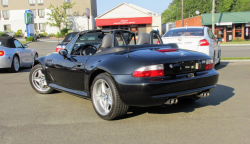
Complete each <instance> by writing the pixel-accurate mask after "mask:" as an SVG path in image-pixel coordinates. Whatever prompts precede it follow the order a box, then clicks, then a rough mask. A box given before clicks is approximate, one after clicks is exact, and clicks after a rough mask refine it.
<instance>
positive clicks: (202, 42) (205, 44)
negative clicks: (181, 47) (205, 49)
mask: <svg viewBox="0 0 250 144" xmlns="http://www.w3.org/2000/svg"><path fill="white" fill-rule="evenodd" d="M199 46H209V43H208V41H207V40H206V39H202V40H200V41H199Z"/></svg>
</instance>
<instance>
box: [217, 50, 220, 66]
mask: <svg viewBox="0 0 250 144" xmlns="http://www.w3.org/2000/svg"><path fill="white" fill-rule="evenodd" d="M218 52H219V54H218V58H219V62H218V63H217V65H220V58H221V50H220V51H218Z"/></svg>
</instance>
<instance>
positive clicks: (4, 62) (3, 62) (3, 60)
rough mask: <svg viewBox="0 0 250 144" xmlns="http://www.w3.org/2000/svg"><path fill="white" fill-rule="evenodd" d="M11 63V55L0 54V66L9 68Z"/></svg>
mask: <svg viewBox="0 0 250 144" xmlns="http://www.w3.org/2000/svg"><path fill="white" fill-rule="evenodd" d="M9 57H10V58H9ZM11 63H12V56H8V55H4V56H0V68H10V67H11Z"/></svg>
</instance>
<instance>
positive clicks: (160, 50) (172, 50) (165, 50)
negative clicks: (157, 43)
mask: <svg viewBox="0 0 250 144" xmlns="http://www.w3.org/2000/svg"><path fill="white" fill-rule="evenodd" d="M156 51H158V52H162V53H165V52H174V51H177V49H158V50H156Z"/></svg>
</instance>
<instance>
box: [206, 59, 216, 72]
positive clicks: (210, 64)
mask: <svg viewBox="0 0 250 144" xmlns="http://www.w3.org/2000/svg"><path fill="white" fill-rule="evenodd" d="M212 68H214V62H213V60H212V59H208V60H206V68H205V70H210V69H212Z"/></svg>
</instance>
